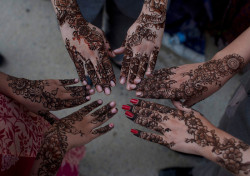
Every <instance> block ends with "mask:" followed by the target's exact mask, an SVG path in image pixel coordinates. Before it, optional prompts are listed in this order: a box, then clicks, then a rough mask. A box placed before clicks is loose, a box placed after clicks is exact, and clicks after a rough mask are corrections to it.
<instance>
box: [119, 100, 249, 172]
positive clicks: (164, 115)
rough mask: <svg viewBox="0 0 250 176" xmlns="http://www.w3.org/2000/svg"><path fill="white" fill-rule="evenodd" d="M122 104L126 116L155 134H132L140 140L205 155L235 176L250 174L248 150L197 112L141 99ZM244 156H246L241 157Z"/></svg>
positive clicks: (133, 131) (245, 145) (137, 131)
mask: <svg viewBox="0 0 250 176" xmlns="http://www.w3.org/2000/svg"><path fill="white" fill-rule="evenodd" d="M131 102H132V103H133V105H123V107H122V108H123V109H124V110H127V111H126V113H125V114H126V115H127V117H128V118H129V119H130V120H132V121H134V122H135V123H137V124H139V125H141V126H144V127H146V128H149V129H151V130H153V131H155V132H158V134H157V133H149V132H144V131H140V130H136V129H131V132H132V133H133V134H134V135H135V136H137V137H139V138H142V139H145V140H148V141H151V142H155V143H158V144H161V145H163V146H166V147H168V148H170V149H172V150H175V151H179V152H184V153H189V154H196V155H201V156H204V157H206V158H208V159H210V160H212V161H214V162H217V163H218V164H220V165H221V166H223V167H225V168H226V169H228V170H229V171H231V172H232V173H234V174H239V173H241V174H242V175H244V174H243V173H244V172H247V171H250V160H249V158H247V156H249V155H250V150H249V149H250V147H249V146H248V145H247V144H245V143H243V142H242V141H240V140H238V139H236V138H234V137H233V136H231V135H229V134H227V133H225V132H223V131H221V130H219V129H217V128H216V127H214V126H213V125H212V124H211V123H210V122H209V121H207V119H206V118H205V117H203V115H201V114H200V113H199V112H197V111H195V110H192V109H189V108H184V107H182V106H181V104H179V105H178V108H179V110H177V109H175V108H170V107H167V106H164V105H160V104H157V103H153V102H148V101H144V100H137V99H132V100H131ZM244 155H245V156H244Z"/></svg>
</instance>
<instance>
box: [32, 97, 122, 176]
mask: <svg viewBox="0 0 250 176" xmlns="http://www.w3.org/2000/svg"><path fill="white" fill-rule="evenodd" d="M101 104H102V100H98V101H95V102H92V103H90V104H89V105H87V106H85V107H83V108H82V109H80V110H78V111H77V112H75V113H73V114H71V115H69V116H67V117H65V118H62V119H60V120H58V121H57V122H56V123H54V124H53V126H52V127H51V128H50V129H49V130H48V132H46V133H45V135H44V140H43V143H42V146H41V148H40V150H39V152H38V154H37V158H36V160H35V163H34V165H33V168H32V172H31V175H34V176H35V175H39V176H43V175H46V176H50V175H56V173H57V171H58V169H59V167H60V166H61V162H62V160H63V157H64V155H65V153H66V152H67V151H68V150H70V149H72V148H73V147H79V146H83V145H86V144H87V143H89V142H90V141H92V140H93V139H95V138H97V137H99V136H101V135H103V134H105V133H107V132H109V131H110V130H112V129H113V128H114V124H112V123H110V124H108V125H106V126H104V127H100V126H101V125H102V124H103V123H105V122H106V121H108V120H109V119H110V118H112V117H113V116H114V115H115V114H116V113H117V111H118V110H117V108H115V106H116V103H115V102H110V103H109V104H107V105H105V106H103V107H102V108H100V109H98V110H96V111H94V112H93V113H90V112H91V111H93V110H95V109H96V108H97V107H99V106H100V105H101Z"/></svg>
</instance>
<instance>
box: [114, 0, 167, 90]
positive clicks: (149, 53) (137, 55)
mask: <svg viewBox="0 0 250 176" xmlns="http://www.w3.org/2000/svg"><path fill="white" fill-rule="evenodd" d="M166 9H167V0H145V1H144V5H143V8H142V11H141V14H140V16H139V17H138V19H137V20H136V22H135V23H134V24H133V25H132V26H131V27H130V28H129V30H128V32H127V37H126V39H125V41H124V46H122V47H121V48H119V49H117V50H114V52H115V53H116V54H121V53H124V58H123V63H122V69H121V75H120V83H121V84H125V83H126V82H127V89H128V90H131V89H132V88H133V86H132V87H131V85H132V84H137V83H139V82H140V81H141V79H142V78H143V77H144V74H145V73H146V75H150V74H151V72H152V71H153V70H154V67H155V64H156V60H157V56H158V53H159V50H160V47H161V41H162V37H163V33H164V27H165V20H166Z"/></svg>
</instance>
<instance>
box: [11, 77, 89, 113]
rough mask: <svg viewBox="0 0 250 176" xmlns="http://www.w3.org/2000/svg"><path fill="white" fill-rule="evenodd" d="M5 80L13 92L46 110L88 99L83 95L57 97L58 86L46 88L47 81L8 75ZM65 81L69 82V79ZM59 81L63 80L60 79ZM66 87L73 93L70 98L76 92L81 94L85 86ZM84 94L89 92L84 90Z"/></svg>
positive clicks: (79, 102) (69, 105)
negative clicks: (69, 97) (67, 97)
mask: <svg viewBox="0 0 250 176" xmlns="http://www.w3.org/2000/svg"><path fill="white" fill-rule="evenodd" d="M7 81H8V82H9V84H8V86H9V87H10V88H11V89H12V91H13V93H14V94H16V95H18V96H21V97H23V98H24V99H27V100H29V101H31V102H33V103H39V104H42V107H43V108H45V109H46V110H60V109H63V108H69V107H73V106H77V105H80V104H83V103H85V102H86V101H88V100H87V99H86V97H85V96H84V97H81V98H75V99H68V100H63V99H61V98H60V97H58V89H59V88H56V89H52V90H47V89H46V88H47V87H49V86H50V85H49V83H48V81H36V80H35V81H33V80H32V81H31V80H28V79H24V78H15V77H12V76H8V77H7ZM65 81H67V82H69V80H65ZM61 82H64V81H63V80H61ZM48 89H49V88H48ZM67 89H68V90H69V91H70V92H71V95H74V96H72V98H73V97H75V96H77V95H78V94H79V95H83V90H85V88H83V87H82V88H79V87H78V88H76V87H71V88H67ZM80 90H82V91H80ZM84 95H86V96H87V95H89V93H88V92H87V91H85V92H84Z"/></svg>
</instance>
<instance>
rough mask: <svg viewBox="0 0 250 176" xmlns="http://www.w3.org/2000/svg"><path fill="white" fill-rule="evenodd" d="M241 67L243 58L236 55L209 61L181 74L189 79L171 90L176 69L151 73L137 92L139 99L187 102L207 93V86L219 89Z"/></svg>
mask: <svg viewBox="0 0 250 176" xmlns="http://www.w3.org/2000/svg"><path fill="white" fill-rule="evenodd" d="M243 65H244V58H243V57H241V56H239V55H238V54H230V55H227V56H225V57H224V58H223V59H218V60H210V61H208V62H206V63H204V64H203V65H199V66H198V68H197V69H195V70H190V71H189V72H184V73H181V76H182V77H185V76H188V77H189V79H188V80H187V81H184V82H183V83H181V85H180V86H179V88H173V84H175V83H177V82H176V81H175V80H173V76H174V75H175V74H176V73H175V69H176V68H177V67H173V68H170V69H168V68H165V69H161V70H159V71H156V72H155V73H153V76H152V78H148V79H144V80H142V81H141V83H140V84H139V85H138V86H137V90H138V91H142V92H143V95H142V96H141V97H150V98H170V99H176V100H179V99H185V100H189V99H191V98H193V97H197V96H201V95H202V94H203V93H204V92H206V91H208V90H209V89H208V87H207V85H212V84H215V85H217V86H219V87H221V86H222V81H221V79H222V78H223V77H227V76H229V75H232V74H235V73H237V72H238V71H239V70H240V69H241V68H242V67H243Z"/></svg>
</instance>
